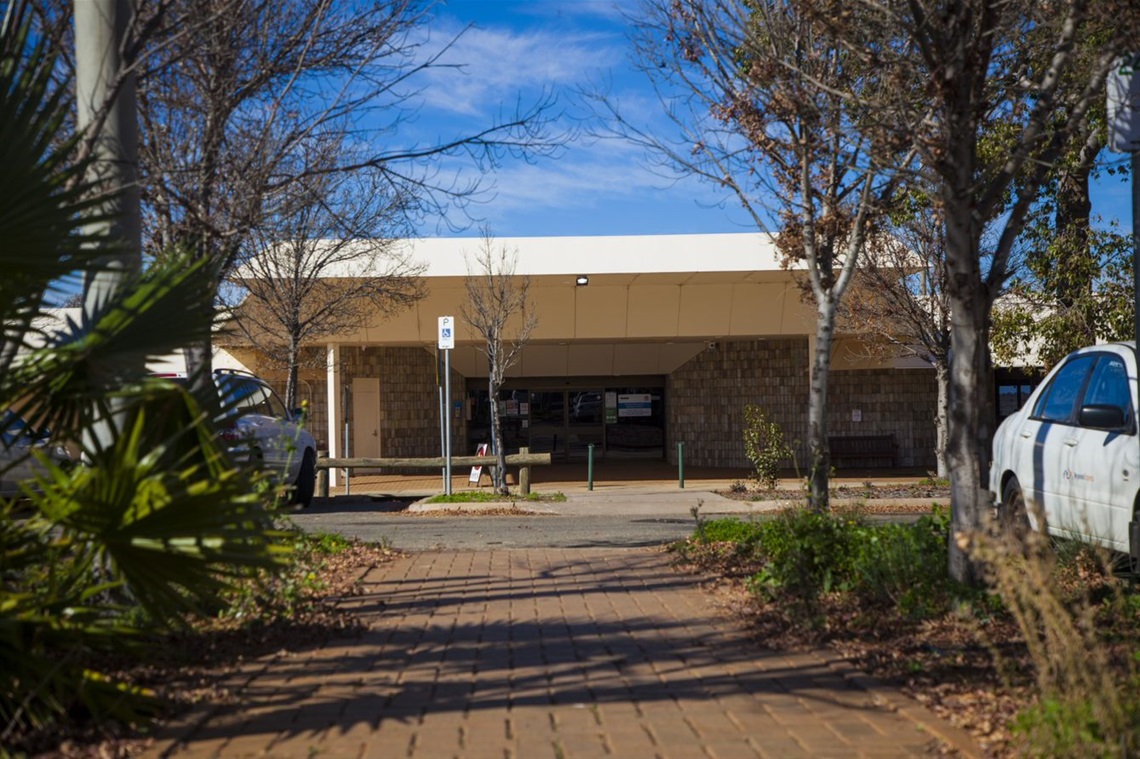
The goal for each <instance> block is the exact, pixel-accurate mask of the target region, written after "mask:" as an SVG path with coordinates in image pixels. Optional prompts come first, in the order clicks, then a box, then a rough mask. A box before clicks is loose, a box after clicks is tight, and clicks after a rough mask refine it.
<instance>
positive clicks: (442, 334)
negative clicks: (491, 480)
mask: <svg viewBox="0 0 1140 759" xmlns="http://www.w3.org/2000/svg"><path fill="white" fill-rule="evenodd" d="M454 347H455V319H454V318H453V317H450V316H441V317H439V341H438V348H439V350H441V351H443V398H442V399H441V400H440V419H439V424H440V427H441V428H442V430H443V493H444V495H451V349H452V348H454ZM436 366H437V367H438V366H439V362H438V361H437V362H436Z"/></svg>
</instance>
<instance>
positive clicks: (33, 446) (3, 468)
mask: <svg viewBox="0 0 1140 759" xmlns="http://www.w3.org/2000/svg"><path fill="white" fill-rule="evenodd" d="M40 456H43V457H46V458H47V459H49V460H52V461H54V462H55V463H57V464H59V465H61V466H70V464H71V454H70V453H68V450H67V448H66V447H64V446H63V445H60V444H59V443H57V442H53V441H52V439H51V434H50V433H49V432H48V431H47V430H40V429H36V428H34V427H32V426H31V425H30V424H28V423H27V421H25V420H24V418H23V417H22V416H20V415H19V414H17V413H16V412H15V411H13V410H12V409H5V410H4V411H3V412H0V496H4V497H9V496H13V495H17V494H18V493H19V492H20V483H21V482H29V481H30V480H32V479H34V478H35V476H36V475H37V474H40V473H42V472H44V470H45V466H44V463H43V461H42V460H41V458H40Z"/></svg>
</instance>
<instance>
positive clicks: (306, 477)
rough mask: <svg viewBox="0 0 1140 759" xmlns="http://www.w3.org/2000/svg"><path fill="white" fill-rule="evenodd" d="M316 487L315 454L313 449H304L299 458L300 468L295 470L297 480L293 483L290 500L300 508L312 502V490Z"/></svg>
mask: <svg viewBox="0 0 1140 759" xmlns="http://www.w3.org/2000/svg"><path fill="white" fill-rule="evenodd" d="M316 488H317V456H316V454H315V453H313V451H312V450H311V449H310V450H306V451H305V456H304V458H302V459H301V469H300V471H299V472H297V481H296V482H294V483H293V495H292V501H293V503H295V504H296V505H298V506H300V507H301V508H305V507H307V506H308V505H309V504H310V503H312V502H313V491H314V490H316Z"/></svg>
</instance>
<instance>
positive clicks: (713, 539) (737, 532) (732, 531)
mask: <svg viewBox="0 0 1140 759" xmlns="http://www.w3.org/2000/svg"><path fill="white" fill-rule="evenodd" d="M761 533H762V528H761V525H760V523H759V522H745V521H742V520H740V519H736V518H735V517H726V518H724V519H710V520H708V521H707V522H702V523H701V526H700V527H699V528H698V530H697V533H696V535H695V538H696V539H697V540H700V541H701V542H703V543H725V542H730V543H743V544H746V545H751V544H753V543H755V542H756V541H757V540H759V539H760V535H761Z"/></svg>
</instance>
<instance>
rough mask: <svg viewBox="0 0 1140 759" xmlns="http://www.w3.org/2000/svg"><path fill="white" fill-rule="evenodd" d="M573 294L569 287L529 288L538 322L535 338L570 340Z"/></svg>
mask: <svg viewBox="0 0 1140 759" xmlns="http://www.w3.org/2000/svg"><path fill="white" fill-rule="evenodd" d="M574 295H575V290H574V289H573V288H569V287H562V288H557V289H556V288H552V287H535V288H533V289H532V290H531V298H532V299H533V301H534V306H535V312H536V313H537V314H538V324H537V325H536V326H535V328H534V335H533V337H534V339H535V340H570V339H571V338H573V337H574Z"/></svg>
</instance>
